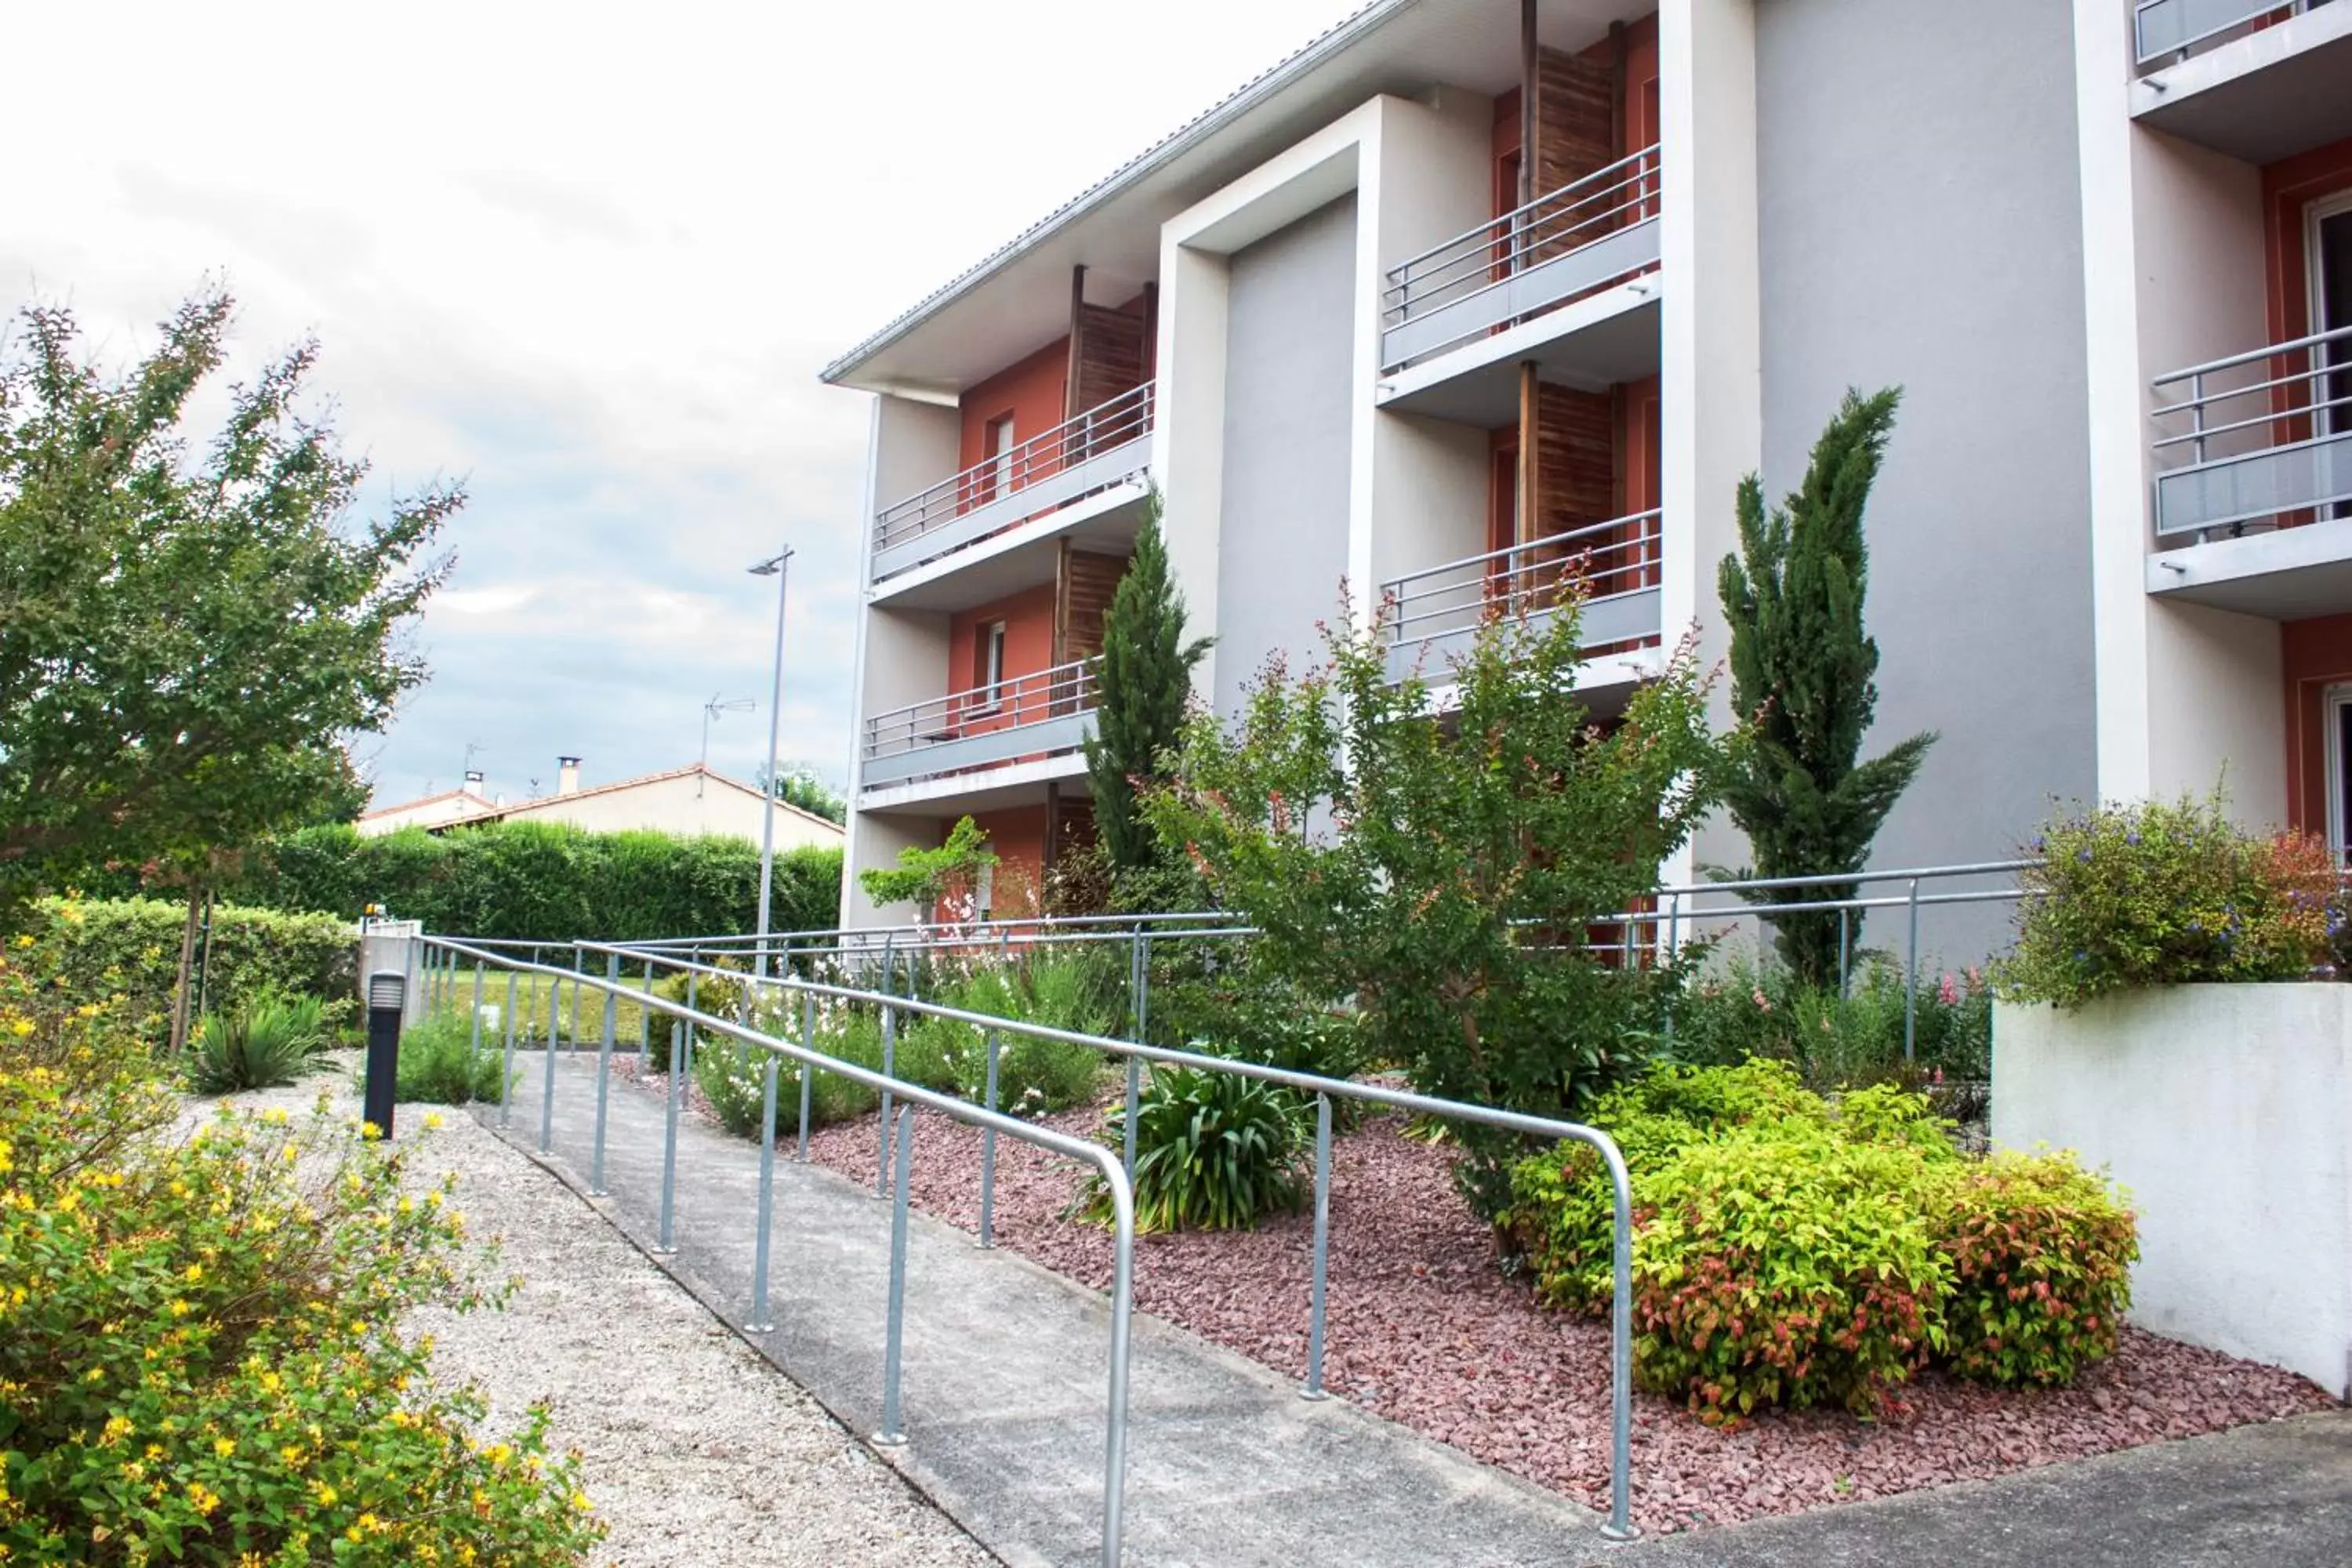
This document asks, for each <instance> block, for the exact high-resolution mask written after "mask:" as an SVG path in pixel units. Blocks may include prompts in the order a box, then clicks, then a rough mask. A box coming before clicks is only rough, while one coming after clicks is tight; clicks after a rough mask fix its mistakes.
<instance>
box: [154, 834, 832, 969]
mask: <svg viewBox="0 0 2352 1568" xmlns="http://www.w3.org/2000/svg"><path fill="white" fill-rule="evenodd" d="M230 890H231V891H232V892H233V893H234V895H235V896H236V898H237V899H238V900H239V901H241V902H246V903H252V904H263V905H268V906H269V907H271V908H273V909H281V910H329V911H331V912H333V913H335V914H339V915H341V916H343V917H345V918H346V919H354V920H355V919H357V918H358V916H359V915H360V913H361V912H362V910H364V909H365V908H366V907H367V906H368V905H369V904H381V905H383V906H384V907H385V908H387V909H389V910H392V911H393V913H394V914H395V915H398V916H400V917H401V918H403V919H406V920H419V921H424V922H425V929H426V930H428V931H446V932H451V933H455V934H461V935H466V936H476V937H486V938H493V939H528V938H532V937H550V938H555V937H561V938H567V939H568V938H571V937H573V936H580V935H587V934H593V935H595V936H597V937H600V938H602V939H603V940H604V941H608V942H636V941H643V940H646V939H649V938H653V937H660V936H680V935H684V934H687V933H689V932H692V933H698V934H715V933H718V932H721V931H750V930H751V929H752V927H753V924H754V922H755V921H756V918H757V915H758V910H759V897H760V847H759V846H758V845H757V844H754V843H752V842H751V841H750V840H749V839H742V838H730V837H717V836H713V837H699V838H688V837H678V836H676V835H673V834H666V833H648V832H629V833H589V832H584V831H583V830H581V829H579V828H575V827H569V826H563V825H562V824H558V823H545V822H504V823H492V824H488V825H486V826H479V827H467V828H459V829H456V830H454V831H446V832H443V833H438V834H435V833H428V832H426V831H425V830H424V829H423V828H404V829H402V830H401V831H400V832H397V833H388V834H383V835H382V836H380V837H373V838H362V837H360V836H359V835H358V834H357V833H356V832H354V831H353V830H352V827H351V826H349V825H348V824H337V825H334V826H327V827H311V828H304V829H303V830H301V831H300V832H299V833H294V834H289V835H288V836H286V837H282V838H278V839H276V840H274V841H272V842H271V843H270V844H269V845H268V846H266V847H265V848H264V850H263V852H262V853H260V854H259V855H257V856H255V857H254V858H253V864H252V868H251V869H250V871H249V872H248V873H247V875H246V876H245V877H244V878H243V879H242V880H241V881H239V882H238V883H237V884H236V886H235V887H234V888H233V889H230ZM840 899H841V851H840V849H839V848H837V847H803V848H798V849H787V850H779V851H778V852H777V854H776V861H775V888H774V891H773V894H772V910H773V915H772V925H773V929H775V930H778V931H809V930H821V929H823V928H825V927H829V926H831V925H833V924H834V923H835V919H836V917H837V915H838V912H839V906H840ZM176 939H177V933H176V931H175V932H174V940H175V941H176Z"/></svg>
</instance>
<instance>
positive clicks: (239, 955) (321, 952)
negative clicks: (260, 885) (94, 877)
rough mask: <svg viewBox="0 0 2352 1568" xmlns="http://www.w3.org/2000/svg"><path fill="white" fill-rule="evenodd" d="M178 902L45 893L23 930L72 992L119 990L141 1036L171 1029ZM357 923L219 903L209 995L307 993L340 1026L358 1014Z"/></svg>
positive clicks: (226, 1000) (154, 1037)
mask: <svg viewBox="0 0 2352 1568" xmlns="http://www.w3.org/2000/svg"><path fill="white" fill-rule="evenodd" d="M187 918H188V911H187V907H186V906H185V905H184V904H176V903H168V902H166V901H164V900H161V899H123V900H97V899H44V900H41V901H40V902H39V903H38V904H37V905H36V906H35V907H34V915H33V921H32V923H31V925H30V927H29V931H28V934H30V935H32V936H34V937H35V938H36V939H37V941H38V942H39V947H38V948H37V950H36V951H37V952H38V953H39V954H40V958H41V962H42V963H43V964H44V966H45V968H46V972H47V978H48V979H50V980H52V981H53V982H55V983H56V984H58V985H59V986H61V987H63V988H65V989H66V990H68V991H69V992H71V993H73V994H75V995H78V996H116V995H119V996H121V997H122V998H123V1001H124V1004H125V1008H126V1011H125V1014H124V1016H126V1017H127V1018H128V1019H130V1020H131V1023H132V1025H133V1026H135V1027H136V1028H137V1029H138V1031H139V1033H140V1034H141V1036H142V1037H143V1038H145V1039H147V1040H148V1041H149V1042H151V1043H152V1044H158V1045H160V1044H162V1043H163V1041H164V1040H165V1039H166V1038H167V1037H169V1035H170V1032H171V1018H172V993H173V986H174V984H175V983H176V981H177V979H178V974H179V963H180V937H181V933H182V931H183V930H184V926H185V924H186V921H187ZM358 974H359V932H358V931H356V930H355V929H354V928H353V927H352V925H351V924H349V923H348V922H346V921H341V920H338V919H336V918H335V917H333V916H331V915H319V914H284V913H280V912H279V911H278V910H258V909H244V908H239V907H238V906H236V905H234V904H216V905H215V906H214V907H213V911H212V945H211V953H210V957H209V959H208V961H207V963H206V966H205V989H206V999H207V1001H208V1002H209V1003H210V1004H211V1005H214V1006H215V1007H217V1008H219V1009H221V1010H223V1011H234V1010H235V1009H236V1008H237V1007H238V1006H240V1005H244V1004H246V1003H247V1002H250V1001H253V1000H256V999H257V998H260V997H264V996H310V997H315V998H318V999H319V1000H320V1001H322V1002H324V1003H326V1004H327V1005H328V1010H327V1013H326V1015H325V1019H324V1021H325V1024H326V1026H327V1027H328V1029H329V1030H330V1031H334V1030H340V1029H341V1028H342V1027H343V1026H346V1025H348V1024H349V1023H350V1022H352V1020H353V1019H354V1018H355V1017H356V1016H357V1015H358V1008H359V1003H358V994H359V993H358V984H359V981H358Z"/></svg>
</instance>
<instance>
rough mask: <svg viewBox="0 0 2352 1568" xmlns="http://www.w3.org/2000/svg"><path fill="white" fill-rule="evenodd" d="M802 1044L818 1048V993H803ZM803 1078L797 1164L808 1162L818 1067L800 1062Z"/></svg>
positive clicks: (795, 1157)
mask: <svg viewBox="0 0 2352 1568" xmlns="http://www.w3.org/2000/svg"><path fill="white" fill-rule="evenodd" d="M801 1044H802V1046H803V1047H806V1048H807V1049H809V1050H812V1051H813V1050H814V1049H816V993H815V992H814V991H803V992H802V993H801ZM800 1078H801V1141H800V1146H799V1148H797V1149H796V1150H794V1151H793V1163H795V1164H801V1165H805V1164H807V1163H808V1135H809V1090H810V1087H811V1086H812V1085H813V1084H814V1082H815V1080H816V1069H815V1068H813V1067H811V1066H809V1064H808V1063H806V1062H802V1063H801V1064H800Z"/></svg>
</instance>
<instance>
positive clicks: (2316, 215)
mask: <svg viewBox="0 0 2352 1568" xmlns="http://www.w3.org/2000/svg"><path fill="white" fill-rule="evenodd" d="M2347 213H2352V190H2345V191H2336V192H2335V193H2334V194H2332V195H2325V196H2315V197H2314V198H2313V199H2311V200H2310V201H2308V202H2305V204H2304V205H2303V288H2304V295H2305V299H2304V310H2305V315H2304V321H2305V322H2306V323H2308V324H2309V326H2310V328H2311V330H2312V331H2314V332H2315V333H2316V332H2328V331H2335V330H2336V328H2337V327H2352V321H2329V320H2327V296H2326V279H2325V278H2324V277H2323V276H2322V275H2321V272H2320V263H2321V260H2322V259H2323V258H2322V256H2321V252H2320V243H2319V226H2320V225H2322V224H2324V223H2326V221H2327V220H2328V219H2329V218H2332V217H2341V216H2344V215H2345V214H2347ZM2317 352H2318V351H2317V349H2316V348H2314V350H2313V353H2314V354H2316V353H2317ZM2306 363H2308V362H2306ZM2311 393H2312V396H2311V401H2312V402H2313V403H2317V402H2318V401H2320V396H2319V383H2318V382H2316V381H2315V382H2313V383H2312V384H2311ZM2313 413H2314V414H2315V416H2316V417H2315V421H2314V426H2313V430H2314V433H2315V434H2316V435H2331V434H2333V433H2334V430H2335V428H2336V426H2337V425H2338V424H2339V423H2340V422H2341V421H2343V420H2344V419H2346V418H2347V417H2352V416H2347V415H2341V414H2338V413H2337V412H2336V410H2334V409H2332V408H2319V409H2315V410H2313Z"/></svg>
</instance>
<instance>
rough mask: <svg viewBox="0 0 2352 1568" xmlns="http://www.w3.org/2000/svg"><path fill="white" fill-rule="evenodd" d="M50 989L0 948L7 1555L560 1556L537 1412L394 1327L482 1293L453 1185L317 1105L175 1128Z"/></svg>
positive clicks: (553, 1481)
mask: <svg viewBox="0 0 2352 1568" xmlns="http://www.w3.org/2000/svg"><path fill="white" fill-rule="evenodd" d="M70 995H71V994H69V993H62V992H59V991H58V990H56V989H55V988H54V987H35V986H33V985H31V984H27V983H25V980H24V976H23V974H22V972H21V971H16V972H11V971H10V970H9V968H8V966H7V965H6V964H5V963H0V1556H5V1557H8V1558H10V1559H11V1560H12V1561H24V1562H28V1563H64V1562H73V1563H98V1564H103V1565H117V1564H121V1565H129V1564H135V1563H152V1562H163V1561H173V1562H179V1561H187V1562H194V1563H221V1564H226V1563H241V1562H264V1561H267V1562H270V1563H313V1562H328V1561H333V1562H337V1563H355V1564H382V1565H386V1568H389V1565H392V1564H408V1563H431V1562H439V1563H459V1562H479V1563H492V1562H503V1563H546V1564H562V1563H573V1562H577V1561H579V1560H580V1559H581V1558H582V1556H583V1554H584V1553H585V1552H587V1551H588V1549H589V1548H590V1547H592V1546H593V1544H594V1543H595V1542H596V1541H597V1540H598V1539H599V1538H600V1537H601V1535H602V1530H601V1528H600V1527H599V1526H598V1525H597V1524H596V1523H595V1522H594V1521H593V1515H592V1514H591V1512H590V1511H589V1506H588V1501H587V1500H586V1499H585V1498H584V1497H583V1496H582V1495H581V1494H580V1493H579V1491H578V1490H577V1486H578V1468H577V1463H576V1458H549V1457H548V1456H547V1454H546V1452H545V1436H546V1426H547V1417H546V1413H545V1412H544V1411H543V1410H534V1411H532V1412H530V1414H529V1415H527V1416H526V1418H525V1419H524V1421H523V1423H522V1425H521V1427H520V1430H518V1431H515V1432H512V1433H509V1434H508V1435H506V1436H498V1435H496V1434H494V1433H492V1432H489V1431H486V1430H484V1423H485V1420H486V1417H487V1415H488V1411H487V1407H486V1405H485V1402H484V1401H483V1400H482V1398H481V1397H480V1396H479V1395H478V1393H476V1392H475V1391H474V1390H472V1389H470V1388H459V1389H456V1390H454V1391H444V1390H442V1389H440V1388H437V1387H436V1384H435V1383H434V1381H433V1380H432V1379H431V1378H430V1377H429V1376H428V1373H429V1371H430V1364H431V1363H430V1350H431V1344H430V1342H429V1340H425V1339H421V1338H410V1337H407V1336H405V1335H404V1333H403V1332H402V1331H401V1328H400V1324H401V1321H402V1320H403V1318H404V1316H405V1315H406V1313H407V1312H408V1311H409V1310H411V1309H412V1308H415V1307H416V1306H419V1305H422V1304H425V1303H427V1302H434V1303H439V1304H442V1305H446V1306H448V1307H452V1308H456V1309H457V1310H465V1309H467V1308H469V1307H472V1306H475V1305H478V1304H480V1303H482V1302H483V1301H485V1300H490V1299H492V1298H491V1297H489V1296H488V1295H487V1294H486V1292H485V1291H484V1289H482V1288H481V1287H480V1286H479V1285H478V1283H477V1280H478V1279H481V1278H483V1277H484V1276H485V1273H486V1269H485V1265H486V1264H487V1262H488V1255H487V1254H486V1253H484V1252H480V1251H478V1250H475V1249H472V1248H470V1247H468V1245H467V1242H466V1241H465V1239H464V1237H465V1230H464V1221H463V1218H462V1216H461V1215H459V1214H458V1213H457V1207H456V1205H454V1204H452V1203H450V1202H449V1201H448V1194H449V1190H450V1189H449V1184H448V1183H446V1182H445V1183H443V1184H441V1185H439V1186H437V1187H435V1188H433V1189H431V1190H429V1191H425V1192H423V1193H421V1194H419V1193H417V1192H415V1191H414V1190H413V1189H406V1188H404V1183H403V1180H402V1175H403V1170H402V1167H403V1163H404V1160H405V1159H406V1158H407V1154H406V1152H404V1151H401V1150H395V1149H391V1148H387V1147H385V1146H383V1144H381V1143H376V1142H366V1141H362V1138H361V1137H360V1135H359V1134H358V1133H357V1132H356V1131H354V1130H352V1129H351V1128H349V1127H347V1126H340V1125H336V1124H333V1123H331V1122H330V1121H328V1119H327V1118H326V1117H325V1116H324V1114H323V1112H322V1113H320V1115H318V1116H316V1117H314V1118H312V1119H311V1120H310V1121H309V1122H308V1123H307V1124H305V1123H300V1122H296V1121H289V1118H287V1117H286V1116H285V1114H284V1113H283V1112H272V1113H269V1114H268V1115H265V1116H239V1115H237V1114H236V1113H234V1112H232V1111H230V1110H228V1109H227V1108H226V1107H224V1108H223V1109H222V1110H221V1112H220V1114H219V1115H218V1116H217V1117H216V1118H215V1120H214V1121H212V1122H211V1123H210V1124H209V1125H207V1126H206V1127H205V1129H204V1131H203V1132H202V1133H201V1135H200V1136H197V1137H195V1138H194V1139H185V1138H183V1137H181V1136H179V1135H177V1134H176V1132H175V1131H174V1130H173V1123H174V1121H175V1118H176V1115H177V1112H178V1109H179V1102H178V1099H177V1096H176V1095H174V1094H173V1092H172V1091H171V1089H170V1088H169V1086H168V1085H167V1084H166V1083H164V1082H163V1081H162V1080H160V1079H158V1078H157V1077H156V1076H155V1068H154V1062H153V1057H152V1052H150V1051H149V1050H148V1049H147V1048H146V1047H144V1046H143V1045H142V1044H141V1043H140V1042H138V1041H137V1040H136V1038H135V1037H133V1036H132V1035H131V1032H130V1030H129V1029H128V1027H127V1026H124V1025H122V1024H121V1023H119V1022H118V1020H117V1019H116V1017H115V1016H114V1015H113V1014H111V1013H110V1011H109V1010H107V1009H106V1008H105V1007H104V1005H102V1004H92V1005H89V1012H88V1014H87V1015H86V1014H85V1012H84V1010H83V1009H82V1008H79V1007H60V1006H58V1005H57V1004H58V1000H59V999H60V998H66V999H68V1000H69V999H70ZM98 1324H102V1325H104V1328H105V1331H104V1332H95V1331H93V1328H92V1326H93V1325H98Z"/></svg>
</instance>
